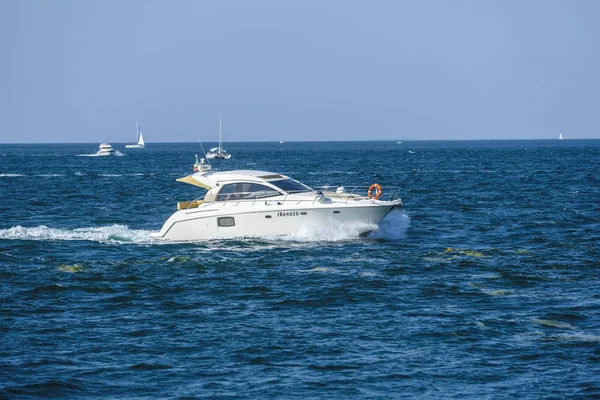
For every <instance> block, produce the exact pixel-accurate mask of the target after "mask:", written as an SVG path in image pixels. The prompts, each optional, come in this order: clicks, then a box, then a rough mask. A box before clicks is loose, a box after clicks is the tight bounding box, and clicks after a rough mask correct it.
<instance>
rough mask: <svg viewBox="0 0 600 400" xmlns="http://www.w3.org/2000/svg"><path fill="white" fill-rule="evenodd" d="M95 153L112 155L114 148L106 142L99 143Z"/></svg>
mask: <svg viewBox="0 0 600 400" xmlns="http://www.w3.org/2000/svg"><path fill="white" fill-rule="evenodd" d="M97 154H98V155H99V156H112V155H114V154H115V149H113V147H112V146H111V145H110V144H108V143H100V149H99V150H98V153H97Z"/></svg>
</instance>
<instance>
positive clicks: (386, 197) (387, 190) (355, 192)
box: [313, 185, 402, 203]
mask: <svg viewBox="0 0 600 400" xmlns="http://www.w3.org/2000/svg"><path fill="white" fill-rule="evenodd" d="M340 187H341V188H343V191H338V189H339V188H340ZM370 187H371V186H341V185H339V186H318V187H314V188H313V189H317V190H319V191H322V192H323V193H326V194H327V195H330V196H336V197H346V203H347V202H348V201H349V200H350V199H351V198H356V197H357V196H360V197H368V191H369V188H370ZM401 190H402V188H400V187H397V186H383V190H382V194H381V196H380V197H379V198H378V200H383V201H394V200H398V199H400V191H401ZM361 192H364V194H360V193H361Z"/></svg>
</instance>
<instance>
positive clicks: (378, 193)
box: [367, 183, 383, 200]
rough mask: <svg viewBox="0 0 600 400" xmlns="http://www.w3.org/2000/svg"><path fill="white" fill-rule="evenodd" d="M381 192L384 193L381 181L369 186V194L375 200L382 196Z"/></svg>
mask: <svg viewBox="0 0 600 400" xmlns="http://www.w3.org/2000/svg"><path fill="white" fill-rule="evenodd" d="M373 189H375V196H373ZM381 193H383V189H381V185H380V184H379V183H374V184H372V185H371V187H370V188H369V191H368V192H367V195H368V196H369V197H370V198H372V199H373V200H377V199H378V198H380V197H381Z"/></svg>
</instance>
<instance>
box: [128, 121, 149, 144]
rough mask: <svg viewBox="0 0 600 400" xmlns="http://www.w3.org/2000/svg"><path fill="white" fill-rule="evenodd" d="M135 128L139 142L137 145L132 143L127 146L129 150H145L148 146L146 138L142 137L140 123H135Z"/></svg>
mask: <svg viewBox="0 0 600 400" xmlns="http://www.w3.org/2000/svg"><path fill="white" fill-rule="evenodd" d="M135 128H136V131H137V135H138V141H137V143H132V144H128V145H127V146H125V148H127V149H143V148H144V147H146V144H145V143H144V136H143V135H142V130H141V129H140V124H139V122H138V121H135Z"/></svg>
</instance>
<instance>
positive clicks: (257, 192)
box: [244, 183, 281, 199]
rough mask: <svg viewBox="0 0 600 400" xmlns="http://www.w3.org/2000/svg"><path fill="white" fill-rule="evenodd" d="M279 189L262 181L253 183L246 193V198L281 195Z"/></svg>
mask: <svg viewBox="0 0 600 400" xmlns="http://www.w3.org/2000/svg"><path fill="white" fill-rule="evenodd" d="M280 195H281V193H279V192H278V191H277V190H275V189H273V188H270V187H268V186H265V185H261V184H260V183H252V184H250V186H249V187H248V190H247V191H246V193H245V194H244V198H246V199H264V198H265V197H273V196H280Z"/></svg>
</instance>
